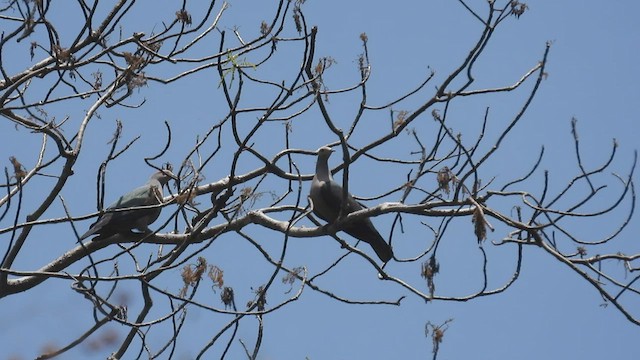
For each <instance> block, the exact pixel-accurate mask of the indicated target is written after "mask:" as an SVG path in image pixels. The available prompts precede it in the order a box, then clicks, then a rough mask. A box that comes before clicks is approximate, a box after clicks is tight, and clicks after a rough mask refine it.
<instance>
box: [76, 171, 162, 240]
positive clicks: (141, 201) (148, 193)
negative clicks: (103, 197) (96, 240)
mask: <svg viewBox="0 0 640 360" xmlns="http://www.w3.org/2000/svg"><path fill="white" fill-rule="evenodd" d="M161 199H162V186H161V185H160V183H159V182H158V181H157V180H154V179H152V180H150V181H149V182H148V183H147V184H145V185H143V186H140V187H138V188H136V189H134V190H132V191H130V192H128V193H126V194H124V195H122V196H121V197H120V198H119V199H118V200H116V201H115V202H114V203H113V204H111V205H109V207H108V208H107V209H106V210H107V213H105V214H103V215H102V216H100V217H99V218H98V220H97V221H96V222H95V223H93V224H92V225H91V227H90V228H89V230H88V231H87V232H86V233H85V234H83V235H82V236H81V237H80V239H86V238H87V237H89V236H91V235H93V234H101V235H102V236H101V237H102V238H104V237H108V236H111V235H114V234H117V233H122V232H128V231H130V230H131V229H140V230H143V231H146V230H148V228H147V225H149V224H150V223H152V222H154V221H155V220H156V219H157V218H158V216H159V215H160V209H159V208H158V209H132V210H124V211H117V212H108V211H109V210H117V209H126V208H132V207H138V206H149V205H156V204H159V203H160V202H161Z"/></svg>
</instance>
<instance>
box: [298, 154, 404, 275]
mask: <svg viewBox="0 0 640 360" xmlns="http://www.w3.org/2000/svg"><path fill="white" fill-rule="evenodd" d="M331 153H333V150H332V149H331V148H329V147H326V146H324V147H321V148H320V149H318V162H317V163H316V174H315V176H314V177H313V182H312V183H311V191H310V193H309V196H310V197H311V201H313V213H314V214H316V216H318V217H319V218H321V219H322V220H324V221H326V222H328V223H333V222H334V221H336V219H337V218H338V214H339V213H340V208H341V206H342V196H343V191H342V186H340V185H339V184H338V183H336V182H335V181H333V177H332V176H331V173H330V172H329V165H328V163H327V162H328V160H329V156H331ZM362 209H364V207H363V206H362V205H360V204H359V203H358V202H357V201H356V200H355V199H354V198H353V196H351V194H347V207H346V212H347V214H350V213H352V212H354V211H358V210H362ZM347 214H345V215H347ZM342 230H343V231H344V232H346V233H347V234H349V235H351V236H353V237H354V238H356V239H358V240H362V241H364V242H366V243H368V244H369V245H371V247H372V248H373V250H374V251H375V252H376V254H377V255H378V257H379V258H380V260H382V261H384V262H385V263H386V262H387V261H389V260H391V258H392V257H393V250H391V246H389V244H387V242H386V241H385V240H384V238H382V236H381V235H380V233H379V232H378V230H376V228H375V227H374V226H373V223H372V222H371V220H370V219H369V218H364V219H360V220H356V221H352V222H349V223H347V224H345V225H344V227H343V228H342Z"/></svg>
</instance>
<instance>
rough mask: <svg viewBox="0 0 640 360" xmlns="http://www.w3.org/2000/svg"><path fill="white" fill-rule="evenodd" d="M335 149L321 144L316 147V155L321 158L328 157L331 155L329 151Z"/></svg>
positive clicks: (331, 151)
mask: <svg viewBox="0 0 640 360" xmlns="http://www.w3.org/2000/svg"><path fill="white" fill-rule="evenodd" d="M334 151H335V150H333V149H332V148H330V147H328V146H323V147H321V148H320V149H318V151H317V152H318V157H323V158H327V159H328V158H329V156H331V153H333V152H334Z"/></svg>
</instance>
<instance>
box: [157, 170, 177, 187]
mask: <svg viewBox="0 0 640 360" xmlns="http://www.w3.org/2000/svg"><path fill="white" fill-rule="evenodd" d="M151 178H152V179H156V180H158V182H160V184H162V185H166V184H167V183H168V182H169V180H171V179H173V180H176V179H177V177H176V176H175V175H174V174H173V173H172V172H171V170H167V169H163V170H160V171H157V172H156V173H155V174H153V176H151Z"/></svg>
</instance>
